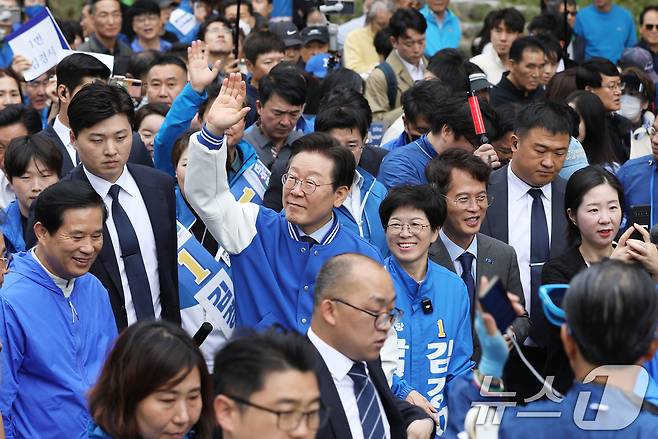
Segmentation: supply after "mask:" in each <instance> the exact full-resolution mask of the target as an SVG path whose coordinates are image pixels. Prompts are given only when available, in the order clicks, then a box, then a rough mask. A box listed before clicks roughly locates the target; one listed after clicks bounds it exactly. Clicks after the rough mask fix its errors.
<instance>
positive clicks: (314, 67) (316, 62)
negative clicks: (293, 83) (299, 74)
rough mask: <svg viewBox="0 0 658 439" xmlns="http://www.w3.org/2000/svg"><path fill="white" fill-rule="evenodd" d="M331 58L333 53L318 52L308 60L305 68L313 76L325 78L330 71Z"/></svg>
mask: <svg viewBox="0 0 658 439" xmlns="http://www.w3.org/2000/svg"><path fill="white" fill-rule="evenodd" d="M329 58H331V55H329V54H328V53H318V54H317V55H315V56H314V57H313V58H311V59H309V60H308V62H307V63H306V68H305V70H306V71H307V72H308V73H311V74H312V75H313V76H317V77H318V78H324V77H325V76H327V72H328V71H329Z"/></svg>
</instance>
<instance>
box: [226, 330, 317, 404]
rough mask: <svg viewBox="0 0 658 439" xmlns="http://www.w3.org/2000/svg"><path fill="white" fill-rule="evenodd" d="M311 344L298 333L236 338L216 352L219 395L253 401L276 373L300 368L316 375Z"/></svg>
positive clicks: (269, 333) (252, 335)
mask: <svg viewBox="0 0 658 439" xmlns="http://www.w3.org/2000/svg"><path fill="white" fill-rule="evenodd" d="M315 363H316V362H315V355H314V349H313V347H312V345H311V343H310V342H309V341H308V339H307V338H306V337H304V336H303V335H300V334H298V333H296V332H292V331H291V332H288V333H281V332H275V331H273V330H269V331H266V332H261V333H257V332H249V333H247V334H245V335H241V336H238V337H234V338H233V339H232V340H230V341H229V342H228V343H226V345H224V347H223V348H222V349H221V350H220V351H219V352H217V354H216V355H215V365H214V368H213V377H214V384H215V395H227V396H229V397H231V396H233V397H236V398H241V399H244V400H249V398H250V397H251V395H252V394H254V393H255V392H258V391H259V390H261V389H263V387H264V386H265V380H266V378H267V376H268V375H269V374H271V373H273V372H284V371H287V370H296V371H299V372H303V373H312V374H315Z"/></svg>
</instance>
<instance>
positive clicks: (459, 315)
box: [384, 256, 475, 435]
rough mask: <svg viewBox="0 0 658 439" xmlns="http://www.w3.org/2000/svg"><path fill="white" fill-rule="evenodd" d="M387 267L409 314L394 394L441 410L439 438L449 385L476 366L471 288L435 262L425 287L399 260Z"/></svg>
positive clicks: (402, 326) (401, 330)
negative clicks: (427, 308) (427, 303)
mask: <svg viewBox="0 0 658 439" xmlns="http://www.w3.org/2000/svg"><path fill="white" fill-rule="evenodd" d="M384 264H385V266H386V269H387V270H388V272H389V273H390V274H391V277H392V278H393V284H394V285H395V292H396V294H397V296H396V300H395V303H396V306H397V307H398V308H400V309H401V310H402V311H403V313H404V314H403V316H402V320H401V321H400V322H398V323H396V325H395V330H396V331H397V337H398V352H399V358H398V368H397V370H396V372H395V373H396V375H397V376H396V375H394V379H393V386H392V390H393V393H394V394H395V395H396V396H397V397H398V398H400V399H405V398H406V397H407V395H408V394H409V392H410V391H411V390H416V391H418V392H419V393H420V394H421V395H423V396H424V397H425V398H427V400H428V401H429V402H430V403H431V404H432V405H433V406H434V407H435V408H436V409H437V411H438V414H439V420H440V425H439V426H437V434H439V435H440V434H442V432H443V431H445V430H446V426H447V421H448V420H447V417H448V407H447V401H446V395H444V393H446V394H447V389H446V387H447V385H448V384H449V383H450V382H451V381H452V380H453V379H454V378H455V377H458V376H460V375H464V374H467V373H469V372H470V371H471V370H472V369H473V366H474V364H475V363H473V361H471V356H472V355H473V340H472V338H471V322H470V311H469V309H470V304H469V299H468V293H467V291H466V285H465V284H464V282H463V281H462V280H461V278H460V277H459V276H457V275H456V274H455V273H453V272H451V271H450V270H448V269H446V268H443V267H441V266H440V265H438V264H436V263H434V262H432V261H428V263H427V274H426V276H425V280H424V281H423V282H421V283H418V282H416V281H415V280H414V279H413V278H412V277H411V276H409V275H408V274H407V273H406V272H405V271H404V269H403V268H402V267H401V266H400V264H399V262H398V261H397V259H395V257H394V256H391V257H389V258H387V259H386V261H385V262H384ZM423 299H429V300H431V302H432V312H431V313H429V314H425V313H424V312H423V308H422V306H421V302H422V300H423Z"/></svg>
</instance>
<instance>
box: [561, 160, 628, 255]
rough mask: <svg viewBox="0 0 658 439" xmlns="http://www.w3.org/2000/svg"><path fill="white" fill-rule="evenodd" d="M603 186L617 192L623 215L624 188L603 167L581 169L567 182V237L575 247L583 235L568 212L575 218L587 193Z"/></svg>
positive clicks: (565, 210) (565, 199)
mask: <svg viewBox="0 0 658 439" xmlns="http://www.w3.org/2000/svg"><path fill="white" fill-rule="evenodd" d="M603 184H607V185H609V186H610V187H612V188H613V189H614V190H615V191H616V192H617V197H618V198H619V209H620V215H621V209H622V206H623V205H624V188H623V187H622V186H621V183H620V182H619V180H618V179H617V177H615V176H614V174H612V173H611V172H610V171H607V170H606V169H604V168H603V167H602V166H598V165H594V166H592V165H590V166H586V167H584V168H582V169H579V170H577V171H576V172H574V173H573V174H572V175H571V177H570V178H569V181H568V182H567V188H566V189H565V191H564V214H565V215H566V217H567V224H568V230H567V237H568V239H569V242H571V243H572V244H573V245H576V244H580V242H581V235H580V230H578V227H577V226H576V225H575V224H574V223H573V222H572V221H571V219H570V218H569V214H568V213H567V210H570V211H571V214H572V215H574V216H575V215H576V211H577V210H578V208H579V207H580V204H581V203H582V202H583V197H584V196H585V195H586V194H587V192H589V191H590V190H592V189H593V188H595V187H597V186H600V185H603Z"/></svg>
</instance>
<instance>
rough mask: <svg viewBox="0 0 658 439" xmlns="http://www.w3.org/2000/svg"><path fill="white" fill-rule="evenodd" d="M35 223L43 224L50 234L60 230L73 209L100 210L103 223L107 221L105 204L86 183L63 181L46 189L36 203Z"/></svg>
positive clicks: (33, 204)
mask: <svg viewBox="0 0 658 439" xmlns="http://www.w3.org/2000/svg"><path fill="white" fill-rule="evenodd" d="M32 206H33V209H34V223H35V224H36V223H41V225H42V226H43V227H45V229H46V230H47V231H48V233H49V234H51V235H52V234H53V233H55V232H57V231H58V230H59V228H60V227H61V226H62V223H63V222H64V214H65V213H66V211H68V210H71V209H86V208H95V207H97V208H99V209H100V210H101V211H102V212H103V223H105V220H106V219H107V209H106V208H105V203H104V202H103V199H102V198H101V196H100V195H98V193H96V191H95V190H94V188H92V187H91V185H90V184H89V183H87V182H86V181H75V180H62V181H60V182H58V183H55V184H53V185H52V186H49V187H47V188H46V189H44V190H43V191H42V192H41V193H40V194H39V196H38V197H37V199H36V200H34V203H32Z"/></svg>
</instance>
